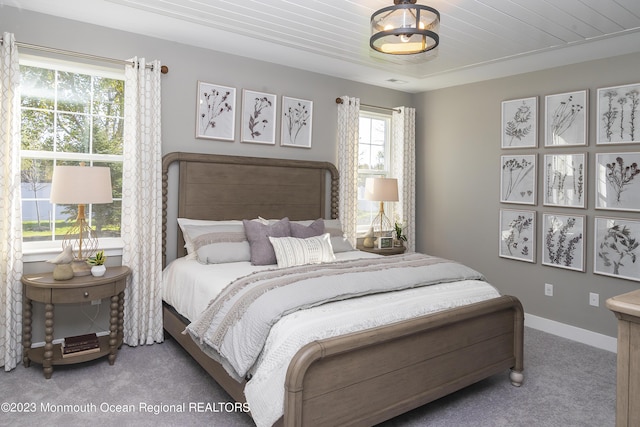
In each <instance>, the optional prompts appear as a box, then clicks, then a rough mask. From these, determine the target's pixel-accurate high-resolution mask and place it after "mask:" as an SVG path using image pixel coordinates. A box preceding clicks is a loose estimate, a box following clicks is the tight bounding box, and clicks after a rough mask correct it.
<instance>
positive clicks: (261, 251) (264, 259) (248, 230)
mask: <svg viewBox="0 0 640 427" xmlns="http://www.w3.org/2000/svg"><path fill="white" fill-rule="evenodd" d="M242 222H243V224H244V232H245V234H246V235H247V239H248V240H249V246H250V248H251V249H250V250H251V264H253V265H270V264H275V263H276V261H277V260H276V254H275V252H274V251H273V246H272V245H271V242H270V241H269V237H288V236H290V235H291V227H290V226H289V218H283V219H281V220H280V221H277V222H275V223H273V224H269V225H265V224H262V223H260V222H259V221H249V220H246V219H245V220H243V221H242Z"/></svg>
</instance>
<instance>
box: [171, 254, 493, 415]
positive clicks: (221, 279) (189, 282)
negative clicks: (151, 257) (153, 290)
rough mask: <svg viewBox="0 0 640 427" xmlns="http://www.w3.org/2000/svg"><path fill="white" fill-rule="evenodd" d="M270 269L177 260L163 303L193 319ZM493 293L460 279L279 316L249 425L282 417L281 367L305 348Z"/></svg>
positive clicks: (254, 382)
mask: <svg viewBox="0 0 640 427" xmlns="http://www.w3.org/2000/svg"><path fill="white" fill-rule="evenodd" d="M375 256H377V255H372V254H368V253H365V252H359V251H352V252H344V253H339V254H336V257H337V258H338V260H344V259H354V258H362V257H375ZM271 268H274V266H262V267H256V266H251V264H250V263H248V262H238V263H229V264H216V265H215V266H212V265H203V264H199V263H198V262H197V261H195V260H186V259H178V260H176V261H174V262H173V263H171V264H170V265H169V266H168V267H167V268H166V269H165V272H164V277H163V299H164V300H165V301H166V302H168V303H169V304H171V305H172V306H174V308H176V310H177V311H178V312H179V313H180V314H182V315H183V316H185V317H187V318H188V319H191V320H195V319H196V318H197V316H198V315H199V314H200V313H202V312H203V311H204V310H205V309H206V307H207V305H208V303H209V301H210V300H211V299H213V298H214V297H215V296H216V295H217V294H218V293H219V292H220V291H221V290H222V289H223V288H224V287H225V286H226V284H228V283H229V282H230V281H231V280H233V279H234V278H237V277H242V276H245V275H247V274H249V273H251V272H252V271H256V270H265V269H271ZM212 270H215V276H214V275H213V274H212V272H211V271H212ZM180 272H182V273H180ZM185 272H186V273H185ZM178 277H182V278H181V279H178ZM499 295H500V294H499V292H498V291H497V290H496V289H495V288H494V287H493V286H491V285H489V284H488V283H486V282H483V281H478V280H465V281H460V282H453V283H445V284H438V285H432V286H427V287H421V288H414V289H409V290H405V291H399V292H390V293H383V294H375V295H369V296H365V297H360V298H355V299H348V300H343V301H338V302H332V303H329V304H324V305H320V306H317V307H313V308H310V309H306V310H301V311H296V312H294V313H292V314H289V315H287V316H284V317H282V318H281V319H280V320H279V321H278V322H277V323H276V324H275V325H274V326H273V327H272V328H271V332H270V333H269V336H268V338H267V341H266V345H265V347H264V350H263V352H262V354H261V355H260V357H259V359H258V361H257V363H256V364H255V365H254V369H253V370H252V371H251V374H252V378H251V380H250V381H249V382H248V383H247V386H246V387H245V396H246V398H247V402H248V403H249V406H250V408H251V414H252V417H253V419H254V421H255V422H256V424H257V425H258V426H259V427H262V426H270V425H272V424H273V423H274V422H275V421H277V420H278V418H280V417H281V416H282V414H283V408H284V380H285V376H286V372H287V366H288V365H289V361H290V360H291V358H292V357H293V355H294V354H295V353H296V352H297V351H298V350H299V349H300V348H302V347H303V346H304V345H305V344H307V343H309V342H312V341H315V340H318V339H323V338H329V337H334V336H337V335H341V334H345V333H349V332H354V331H358V330H363V329H367V328H372V327H376V326H382V325H387V324H390V323H394V322H397V321H400V320H405V319H408V318H412V317H416V316H420V315H424V314H428V313H433V312H436V311H439V310H444V309H448V308H453V307H458V306H461V305H465V304H471V303H475V302H480V301H484V300H487V299H491V298H495V297H498V296H499Z"/></svg>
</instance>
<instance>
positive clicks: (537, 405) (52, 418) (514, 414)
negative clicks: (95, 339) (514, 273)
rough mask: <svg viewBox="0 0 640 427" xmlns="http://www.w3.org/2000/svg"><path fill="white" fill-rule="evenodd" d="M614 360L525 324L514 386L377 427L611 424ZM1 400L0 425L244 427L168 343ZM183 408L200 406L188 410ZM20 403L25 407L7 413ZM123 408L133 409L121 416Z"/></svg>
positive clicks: (2, 387)
mask: <svg viewBox="0 0 640 427" xmlns="http://www.w3.org/2000/svg"><path fill="white" fill-rule="evenodd" d="M615 365H616V355H615V354H614V353H610V352H608V351H604V350H599V349H596V348H593V347H590V346H587V345H584V344H580V343H577V342H574V341H570V340H566V339H563V338H559V337H556V336H554V335H550V334H547V333H544V332H540V331H537V330H534V329H530V328H526V330H525V382H524V384H523V386H522V387H520V388H515V387H513V386H511V384H510V382H509V380H508V372H506V371H505V372H504V373H501V374H498V375H495V376H492V377H490V378H488V379H486V380H484V381H481V382H479V383H477V384H474V385H472V386H470V387H467V388H466V389H464V390H461V391H459V392H457V393H454V394H452V395H449V396H447V397H444V398H442V399H440V400H437V401H435V402H432V403H430V404H428V405H425V406H422V407H420V408H418V409H415V410H413V411H411V412H409V413H406V414H404V415H402V416H400V417H398V418H395V419H392V420H389V421H387V422H386V423H383V424H382V425H383V426H385V427H393V426H432V427H445V426H446V427H451V426H455V427H466V426H468V427H471V426H473V427H479V426H481V427H482V426H487V427H498V426H510V427H511V426H516V427H517V426H528V427H529V426H531V427H534V426H535V427H538V426H539V427H546V426H548V427H559V426H562V427H568V426H576V427H578V426H580V427H586V426H593V427H607V426H613V425H614V424H615ZM4 402H8V403H10V404H12V405H10V406H12V407H10V410H14V411H16V412H6V406H4V405H3V406H2V411H1V412H0V426H17V425H36V424H37V425H56V426H58V425H65V426H87V425H95V426H134V425H135V426H154V427H158V426H177V425H190V426H225V427H226V426H252V425H253V423H252V421H251V418H250V417H249V416H248V415H247V414H246V413H243V412H242V411H235V410H234V408H233V406H232V405H230V404H229V403H228V402H230V398H229V397H228V395H227V394H226V393H225V392H224V391H223V390H222V389H221V388H220V387H219V386H218V385H217V384H216V383H215V382H214V381H213V380H211V379H210V378H209V377H208V376H207V375H206V374H205V372H204V371H203V370H202V369H201V368H200V367H199V366H198V365H197V364H196V363H195V362H193V360H192V359H191V358H190V356H189V355H188V354H186V353H185V352H184V351H183V350H182V349H181V348H180V347H179V346H178V345H177V344H176V342H175V341H173V340H171V339H169V340H167V341H166V342H164V343H162V344H155V345H152V346H142V347H137V348H131V347H127V346H124V347H123V348H122V350H121V351H120V353H119V354H118V359H117V360H116V363H115V365H113V366H109V364H108V363H107V361H106V359H105V358H103V359H99V360H95V361H92V362H87V363H83V364H78V365H72V366H56V367H55V368H54V372H53V376H52V378H51V379H50V380H45V379H44V377H43V375H42V370H41V366H40V365H36V364H32V366H31V367H30V368H28V369H26V368H24V367H22V366H19V367H18V368H16V369H14V370H13V371H11V372H4V371H1V372H0V403H4ZM183 403H184V404H185V408H186V413H175V412H173V413H171V412H166V410H167V409H168V408H169V406H168V405H173V407H174V408H175V407H177V406H178V407H179V406H181V405H182V404H183ZM47 405H48V406H47ZM56 405H70V406H69V409H71V410H70V411H69V412H64V411H62V412H60V411H58V409H59V407H58V406H56ZM118 405H120V406H118ZM163 405H164V406H163ZM189 405H199V408H200V409H202V410H204V411H208V412H196V411H193V410H192V411H189ZM21 408H26V409H35V411H34V412H30V413H24V412H17V411H18V410H20V409H21ZM130 408H134V409H135V412H124V411H125V410H127V409H130ZM141 408H142V409H141ZM83 410H88V411H89V412H81V411H83Z"/></svg>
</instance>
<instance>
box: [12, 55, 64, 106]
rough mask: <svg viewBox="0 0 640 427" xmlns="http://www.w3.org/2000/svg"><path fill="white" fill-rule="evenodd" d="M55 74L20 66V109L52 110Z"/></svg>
mask: <svg viewBox="0 0 640 427" xmlns="http://www.w3.org/2000/svg"><path fill="white" fill-rule="evenodd" d="M55 81H56V73H55V71H53V70H47V69H44V68H37V67H28V66H24V65H22V66H20V97H21V106H22V107H31V108H40V109H49V110H52V109H53V108H54V105H55Z"/></svg>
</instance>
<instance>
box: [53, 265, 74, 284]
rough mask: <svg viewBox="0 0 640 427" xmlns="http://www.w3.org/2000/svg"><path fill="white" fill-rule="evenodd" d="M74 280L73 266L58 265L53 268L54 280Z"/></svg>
mask: <svg viewBox="0 0 640 427" xmlns="http://www.w3.org/2000/svg"><path fill="white" fill-rule="evenodd" d="M69 279H73V269H72V268H71V264H57V265H56V266H55V267H54V268H53V280H69Z"/></svg>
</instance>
